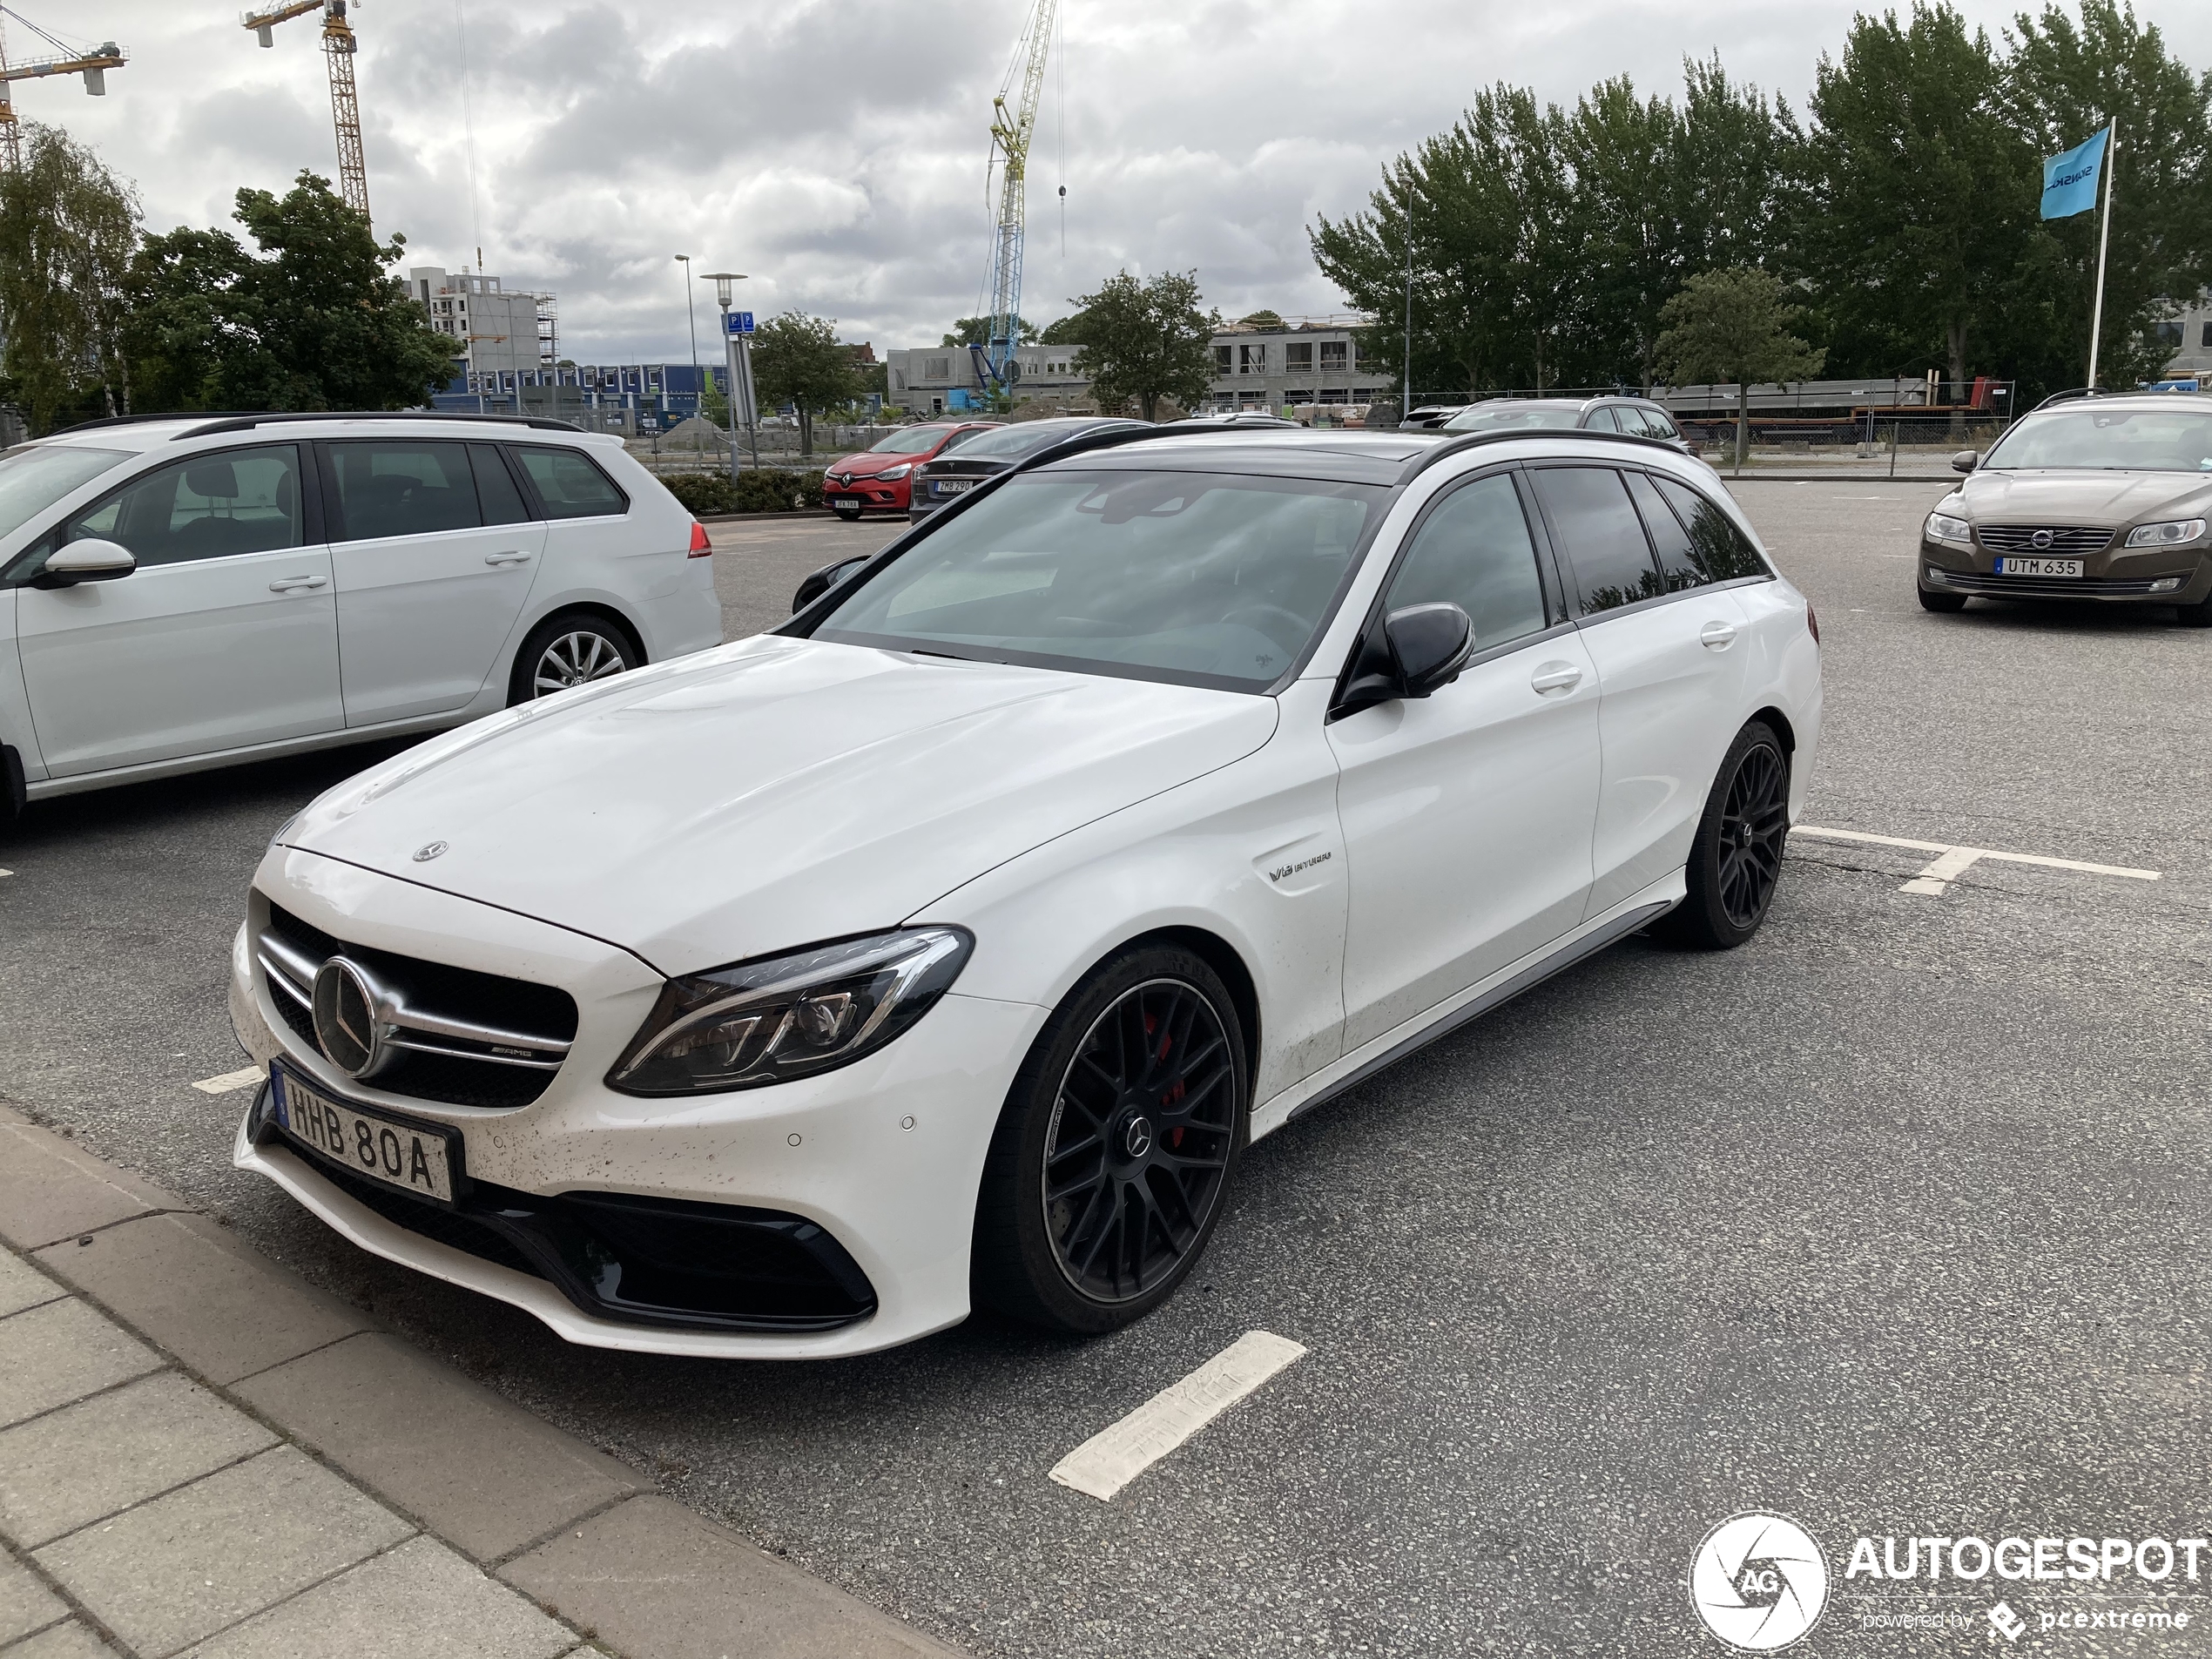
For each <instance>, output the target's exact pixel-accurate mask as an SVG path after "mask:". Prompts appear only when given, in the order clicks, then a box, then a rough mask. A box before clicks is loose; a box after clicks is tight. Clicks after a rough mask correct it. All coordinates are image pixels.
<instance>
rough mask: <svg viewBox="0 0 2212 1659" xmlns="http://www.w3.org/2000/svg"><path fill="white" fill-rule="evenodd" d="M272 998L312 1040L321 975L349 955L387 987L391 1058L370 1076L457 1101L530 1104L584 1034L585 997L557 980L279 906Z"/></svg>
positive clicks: (266, 947) (267, 945)
mask: <svg viewBox="0 0 2212 1659" xmlns="http://www.w3.org/2000/svg"><path fill="white" fill-rule="evenodd" d="M254 954H255V956H256V957H257V959H258V960H259V961H260V968H261V972H262V974H264V976H266V979H267V980H268V982H269V1000H270V1001H273V1002H274V1003H275V1004H276V1007H277V1011H278V1012H279V1013H280V1014H281V1015H283V1016H284V1022H285V1023H286V1024H287V1025H288V1026H290V1027H291V1028H292V1029H293V1033H294V1034H295V1035H298V1036H299V1038H300V1041H301V1042H304V1043H306V1044H307V1047H308V1048H310V1049H316V1050H317V1051H319V1052H320V1051H321V1049H322V1044H321V1042H320V1039H319V1037H318V1035H317V1034H316V1030H315V1016H314V1000H315V985H316V979H317V976H318V975H319V974H320V973H321V972H322V968H323V966H324V964H325V963H327V962H329V961H332V960H333V959H334V958H342V959H343V960H345V961H348V962H351V963H352V964H354V967H355V968H357V969H358V970H360V972H361V974H362V975H363V977H364V979H365V980H366V981H367V982H368V983H369V984H371V985H373V986H374V987H375V988H376V989H377V991H378V993H379V1000H378V1003H377V1007H376V1009H375V1016H376V1023H377V1024H378V1025H379V1026H380V1027H381V1031H382V1042H383V1047H384V1050H385V1052H386V1055H387V1058H386V1060H385V1061H384V1062H383V1063H382V1064H381V1065H379V1066H378V1067H377V1068H376V1069H375V1070H374V1072H373V1073H365V1074H362V1076H361V1081H362V1082H366V1083H368V1084H369V1085H370V1086H371V1087H373V1088H376V1089H384V1090H386V1091H388V1093H391V1094H395V1095H409V1096H414V1097H415V1099H417V1100H435V1101H442V1102H444V1103H447V1104H448V1105H454V1106H482V1107H493V1108H513V1107H516V1106H527V1105H529V1103H530V1102H532V1101H534V1100H536V1098H537V1097H538V1096H540V1095H542V1094H543V1093H544V1092H545V1089H546V1086H547V1085H548V1084H549V1083H550V1082H552V1081H553V1076H554V1074H555V1073H556V1072H557V1071H559V1070H560V1069H561V1064H562V1062H563V1061H564V1060H565V1059H566V1058H567V1057H568V1052H569V1045H570V1043H572V1042H575V1040H576V1023H577V1012H576V1000H575V999H574V998H573V997H571V996H570V995H569V994H568V993H567V992H566V991H562V990H556V989H555V988H553V987H551V986H550V985H533V984H531V983H530V982H529V981H527V980H517V979H506V978H503V977H502V976H500V975H498V974H480V973H477V972H475V970H473V969H470V968H448V967H447V966H446V965H445V964H443V963H442V962H426V961H420V960H418V959H417V958H415V957H412V956H401V955H398V954H395V953H393V952H390V951H382V950H371V949H369V948H367V947H366V946H361V945H352V944H347V942H345V941H342V940H339V939H335V938H334V937H332V936H331V935H330V934H327V933H324V932H323V931H322V930H321V929H320V928H319V927H311V926H309V925H308V924H307V923H306V922H304V921H300V918H299V917H297V916H295V915H293V914H291V913H290V912H289V911H287V910H285V909H283V908H281V907H279V906H277V905H273V904H272V905H270V906H269V907H268V919H267V920H266V921H265V922H264V923H263V924H262V926H261V929H260V938H259V940H258V941H256V949H255V953H254Z"/></svg>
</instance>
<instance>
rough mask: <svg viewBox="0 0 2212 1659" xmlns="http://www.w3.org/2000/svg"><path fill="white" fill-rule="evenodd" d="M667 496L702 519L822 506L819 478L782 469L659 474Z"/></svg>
mask: <svg viewBox="0 0 2212 1659" xmlns="http://www.w3.org/2000/svg"><path fill="white" fill-rule="evenodd" d="M661 482H663V483H664V484H666V485H667V486H668V493H669V494H670V495H671V496H675V497H676V499H677V500H678V501H680V502H683V503H684V505H685V507H686V508H688V509H690V510H691V512H692V513H694V514H695V515H697V516H699V517H701V518H705V517H707V516H709V515H711V514H715V513H792V512H799V511H801V510H803V509H806V508H809V507H817V508H818V507H819V506H820V505H821V504H822V475H821V474H820V473H819V472H799V471H796V470H793V469H789V468H784V467H764V468H762V469H760V470H759V471H758V472H755V471H752V469H746V470H745V471H743V472H740V473H738V475H737V477H736V479H735V480H734V481H733V480H732V478H731V476H730V475H729V474H727V473H725V472H671V473H664V474H663V475H661Z"/></svg>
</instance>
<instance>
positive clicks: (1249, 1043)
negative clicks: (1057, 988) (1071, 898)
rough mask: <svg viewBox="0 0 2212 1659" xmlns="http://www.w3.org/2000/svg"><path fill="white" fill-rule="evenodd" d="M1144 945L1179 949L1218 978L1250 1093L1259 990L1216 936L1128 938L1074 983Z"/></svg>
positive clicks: (1173, 933)
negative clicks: (1229, 1004) (1229, 1005)
mask: <svg viewBox="0 0 2212 1659" xmlns="http://www.w3.org/2000/svg"><path fill="white" fill-rule="evenodd" d="M1147 945H1175V946H1179V947H1181V948H1183V949H1184V950H1187V951H1189V952H1190V954H1192V955H1193V956H1196V957H1197V959H1198V960H1199V961H1202V962H1204V963H1205V965H1206V966H1207V967H1208V968H1211V969H1213V971H1214V972H1215V973H1216V974H1219V975H1220V976H1221V982H1222V983H1223V984H1224V985H1225V986H1227V987H1228V988H1229V995H1230V997H1231V1001H1234V1003H1235V1004H1236V1010H1237V1025H1238V1031H1239V1033H1240V1035H1242V1036H1243V1037H1244V1082H1245V1086H1246V1092H1247V1093H1250V1092H1251V1089H1253V1088H1255V1087H1256V1086H1257V1084H1258V1078H1259V1056H1260V1028H1259V988H1258V983H1257V982H1256V981H1254V980H1253V978H1252V974H1251V969H1250V968H1247V967H1246V966H1245V965H1244V957H1243V955H1242V954H1240V953H1239V952H1238V949H1237V948H1236V947H1235V946H1234V945H1232V944H1231V943H1230V942H1229V941H1227V940H1226V939H1224V938H1223V937H1222V936H1221V935H1220V934H1217V933H1212V932H1210V931H1209V930H1207V929H1206V928H1204V927H1190V926H1187V925H1184V926H1175V927H1155V928H1152V929H1150V931H1149V932H1145V933H1141V934H1132V935H1131V936H1130V937H1129V938H1127V939H1125V940H1123V941H1122V942H1121V943H1120V944H1118V945H1116V946H1115V947H1114V948H1113V949H1111V950H1109V951H1108V952H1106V953H1105V954H1103V955H1102V956H1100V957H1099V959H1098V960H1097V961H1095V962H1093V963H1092V964H1091V965H1090V966H1089V968H1085V969H1084V970H1083V972H1082V976H1081V978H1080V979H1079V980H1078V981H1077V983H1079V984H1080V983H1081V982H1082V981H1083V980H1088V979H1089V977H1090V976H1091V975H1092V974H1095V973H1096V972H1097V971H1098V970H1099V968H1102V967H1103V966H1104V965H1105V964H1106V963H1108V962H1109V961H1113V959H1114V958H1115V957H1116V956H1119V955H1121V954H1123V952H1125V951H1131V950H1140V949H1142V948H1144V947H1145V946H1147ZM1244 1109H1245V1110H1246V1111H1250V1110H1251V1101H1249V1100H1247V1101H1246V1102H1245V1103H1244Z"/></svg>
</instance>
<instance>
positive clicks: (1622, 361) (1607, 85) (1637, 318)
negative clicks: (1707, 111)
mask: <svg viewBox="0 0 2212 1659" xmlns="http://www.w3.org/2000/svg"><path fill="white" fill-rule="evenodd" d="M1680 129H1681V118H1680V117H1679V116H1677V115H1676V111H1675V107H1674V105H1671V104H1669V103H1668V102H1666V101H1665V100H1664V99H1662V98H1638V97H1637V96H1636V93H1635V87H1634V86H1632V85H1631V84H1629V78H1628V77H1627V76H1625V75H1623V76H1621V77H1619V78H1617V79H1614V80H1609V81H1601V82H1599V83H1598V84H1597V85H1596V86H1595V87H1593V88H1592V89H1591V90H1590V91H1589V92H1588V94H1587V95H1586V96H1585V97H1583V98H1581V101H1580V102H1578V103H1577V104H1576V105H1575V113H1574V114H1573V115H1572V116H1571V117H1570V118H1568V123H1567V126H1566V131H1565V135H1564V136H1565V144H1566V149H1567V158H1568V165H1569V166H1571V167H1572V169H1573V171H1574V179H1575V185H1574V190H1573V192H1572V206H1571V208H1570V210H1569V214H1568V219H1569V223H1570V225H1571V226H1572V233H1573V239H1574V241H1575V246H1577V247H1578V248H1579V249H1580V251H1581V264H1582V267H1583V271H1584V277H1583V281H1582V284H1581V287H1582V290H1583V291H1582V293H1581V307H1580V309H1581V318H1582V328H1581V347H1582V350H1581V357H1582V360H1583V363H1584V365H1585V367H1584V368H1583V370H1582V376H1581V377H1582V378H1584V379H1586V381H1601V380H1619V381H1635V383H1637V384H1639V385H1641V386H1642V387H1643V388H1645V389H1647V390H1649V388H1650V386H1651V381H1652V374H1653V354H1654V353H1655V351H1656V348H1657V345H1658V340H1659V308H1660V307H1662V306H1663V305H1664V304H1665V303H1666V302H1667V297H1668V296H1669V294H1670V293H1673V291H1674V287H1675V283H1676V264H1677V261H1678V260H1679V257H1680V255H1679V251H1678V249H1677V246H1676V242H1677V235H1676V225H1675V223H1674V219H1673V217H1672V215H1671V214H1670V213H1669V212H1668V206H1669V203H1668V198H1669V194H1670V186H1671V184H1672V180H1673V172H1674V168H1675V167H1676V165H1677V152H1678V151H1679V149H1680V142H1679V140H1680V137H1681V132H1680Z"/></svg>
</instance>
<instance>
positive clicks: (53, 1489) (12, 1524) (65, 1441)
mask: <svg viewBox="0 0 2212 1659" xmlns="http://www.w3.org/2000/svg"><path fill="white" fill-rule="evenodd" d="M276 1438H277V1437H276V1436H275V1435H274V1434H273V1433H270V1432H269V1430H268V1429H266V1427H264V1426H262V1425H261V1424H260V1423H257V1422H255V1421H254V1420H253V1419H252V1418H250V1417H248V1416H247V1415H246V1413H244V1412H241V1411H239V1409H238V1408H237V1407H236V1406H232V1405H229V1404H227V1403H226V1402H225V1401H223V1400H221V1399H218V1398H217V1397H216V1396H215V1395H213V1394H212V1393H209V1392H208V1391H207V1390H206V1389H205V1388H203V1387H201V1386H199V1384H198V1383H195V1382H193V1381H192V1379H190V1378H188V1377H185V1376H181V1375H179V1373H178V1372H173V1371H164V1372H156V1373H155V1374H154V1375H152V1376H151V1377H145V1378H141V1379H139V1380H138V1381H137V1382H134V1383H132V1384H129V1385H128V1386H125V1387H122V1388H118V1389H115V1390H113V1391H111V1392H110V1393H105V1394H98V1395H95V1396H94V1397H93V1398H92V1399H87V1400H81V1401H79V1402H78V1404H76V1405H74V1406H66V1407H64V1409H62V1410H60V1411H57V1412H50V1413H47V1414H46V1415H45V1416H44V1417H41V1418H39V1419H37V1420H35V1421H33V1422H29V1423H20V1424H17V1426H15V1427H14V1428H11V1429H6V1430H0V1532H5V1533H6V1534H8V1535H9V1536H10V1538H13V1539H14V1540H15V1541H16V1542H17V1543H18V1544H20V1545H22V1546H24V1548H36V1547H37V1546H38V1545H40V1544H43V1543H45V1542H47V1541H49V1540H51V1539H55V1538H58V1537H60V1536H61V1535H62V1534H64V1533H67V1532H74V1531H76V1530H77V1528H78V1527H82V1526H84V1525H85V1524H86V1523H87V1522H89V1521H98V1520H99V1519H100V1518H101V1517H102V1516H103V1515H111V1514H114V1513H115V1512H116V1511H117V1510H118V1509H123V1508H127V1507H129V1506H130V1505H132V1504H134V1503H138V1502H140V1501H144V1500H145V1499H147V1498H150V1497H152V1496H153V1494H155V1493H157V1492H165V1491H167V1490H168V1489H169V1488H170V1487H174V1486H181V1485H183V1484H184V1483H185V1481H187V1480H196V1479H198V1478H199V1476H201V1475H203V1474H208V1473H209V1472H210V1471H212V1470H215V1469H219V1468H221V1467H223V1465H225V1464H226V1463H233V1462H235V1461H237V1460H239V1458H242V1457H245V1456H246V1455H248V1454H249V1453H254V1452H259V1451H260V1450H262V1449H263V1448H264V1447H269V1446H273V1445H274V1444H275V1443H276Z"/></svg>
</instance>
